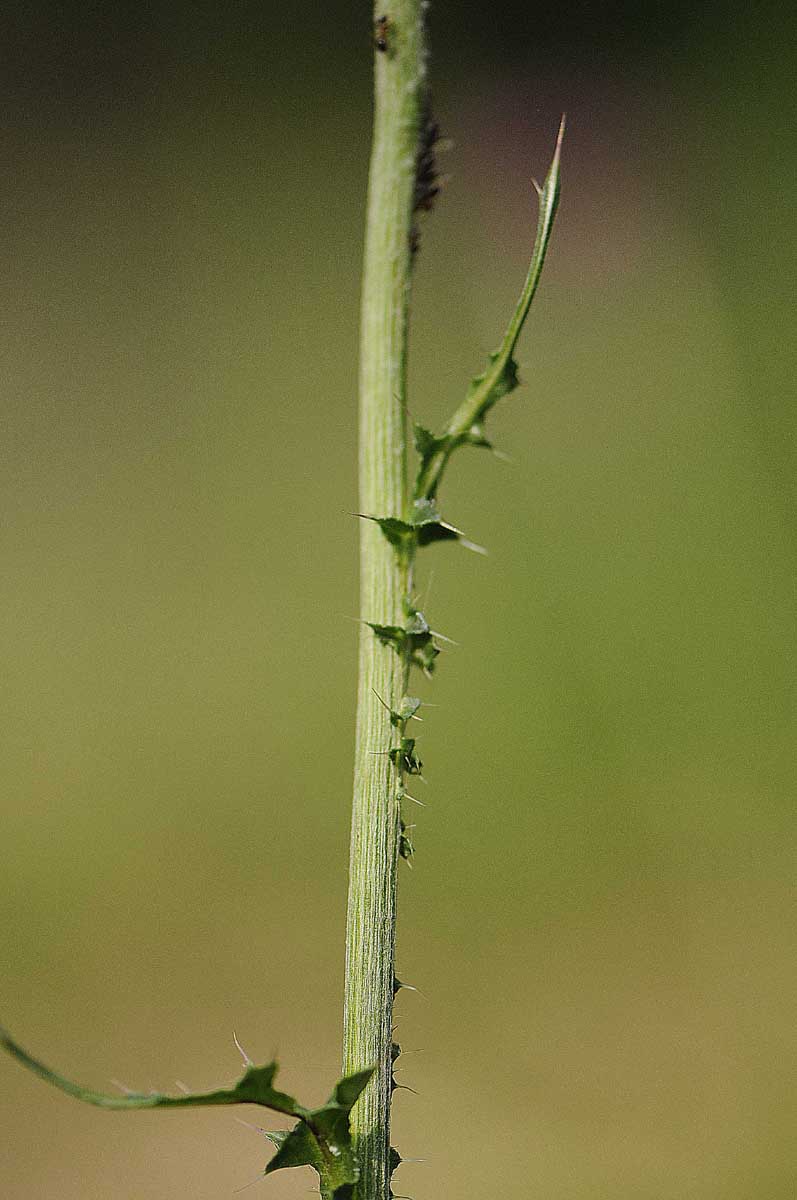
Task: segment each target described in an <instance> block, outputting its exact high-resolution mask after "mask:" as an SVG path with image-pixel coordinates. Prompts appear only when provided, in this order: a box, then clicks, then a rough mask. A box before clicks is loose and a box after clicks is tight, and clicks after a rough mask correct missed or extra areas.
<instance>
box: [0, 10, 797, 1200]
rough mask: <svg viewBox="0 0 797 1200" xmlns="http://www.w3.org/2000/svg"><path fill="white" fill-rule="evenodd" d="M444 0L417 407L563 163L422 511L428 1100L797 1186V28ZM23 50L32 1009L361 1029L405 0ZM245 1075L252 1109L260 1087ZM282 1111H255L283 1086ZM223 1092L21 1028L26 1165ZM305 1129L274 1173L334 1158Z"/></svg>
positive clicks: (59, 39) (5, 635)
mask: <svg viewBox="0 0 797 1200" xmlns="http://www.w3.org/2000/svg"><path fill="white" fill-rule="evenodd" d="M770 17H771V14H767V13H766V12H764V11H763V10H759V11H757V12H751V13H750V14H749V15H747V16H740V15H739V13H738V12H736V10H732V9H730V8H728V9H722V8H720V7H715V8H710V7H703V8H700V9H699V10H698V11H697V12H696V13H692V14H688V13H684V12H681V11H680V10H676V9H675V8H661V7H659V8H650V9H649V10H646V9H644V8H643V9H639V8H636V9H634V10H631V9H630V8H629V9H626V8H624V7H623V6H616V5H615V6H612V5H609V6H605V7H604V8H602V9H599V10H593V9H590V8H588V7H587V6H584V5H573V6H571V7H570V8H565V9H561V8H559V9H557V11H556V12H544V13H542V12H541V13H535V12H534V11H531V10H530V9H529V8H528V7H526V6H521V5H520V4H513V3H507V4H498V5H496V6H495V8H493V9H490V10H489V11H487V7H486V6H481V5H479V6H477V5H475V4H473V5H467V4H466V5H462V4H455V3H453V0H449V2H447V3H443V2H442V0H441V2H440V3H438V4H437V5H436V6H435V8H434V11H433V14H432V36H433V46H434V50H435V57H434V67H433V73H434V94H435V101H436V108H437V112H438V116H439V118H440V120H441V124H442V126H443V129H444V132H445V133H446V135H448V136H450V138H451V139H452V140H453V146H452V147H451V148H450V149H449V151H448V152H447V153H446V155H445V158H444V160H443V163H442V169H443V172H444V173H445V174H446V175H449V176H450V178H449V181H448V183H447V186H446V188H445V191H444V195H443V196H442V197H441V200H440V203H439V205H438V209H437V211H436V212H435V213H434V214H433V215H432V217H431V218H430V219H428V220H426V221H425V222H424V226H423V247H422V253H421V257H420V260H419V270H418V275H417V286H416V292H415V301H414V317H413V345H412V368H411V407H412V412H413V415H414V416H415V417H417V418H418V419H421V420H423V421H424V422H425V423H427V424H431V425H437V424H440V423H441V422H442V420H443V419H444V417H445V416H446V415H447V413H448V411H449V410H450V409H451V408H452V407H453V405H455V404H456V403H457V402H458V400H459V398H460V397H461V395H462V390H463V388H464V386H465V385H466V383H467V380H468V378H469V377H470V375H472V374H473V373H475V372H476V371H477V370H478V369H479V368H480V366H481V364H482V362H483V360H484V357H485V355H486V353H487V351H488V350H490V349H492V348H493V347H494V346H495V345H496V344H497V341H498V339H499V337H500V334H501V332H502V329H503V326H504V324H505V322H506V320H507V318H508V315H509V312H510V310H511V306H512V304H513V302H514V300H515V297H516V294H517V292H518V290H519V287H520V284H521V281H522V278H523V274H524V270H525V264H526V261H527V257H528V254H529V250H530V245H531V241H532V237H533V229H534V223H535V204H534V196H533V192H532V188H531V184H530V177H531V175H533V174H534V175H540V174H542V173H543V172H544V170H545V168H546V165H547V161H548V159H549V157H550V153H551V149H552V145H553V139H554V135H555V131H556V125H557V122H558V118H559V114H560V112H561V111H562V110H563V109H566V110H567V112H568V117H569V132H568V137H567V142H566V148H565V153H564V161H563V199H562V204H561V209H560V215H559V218H558V224H557V228H556V230H555V234H554V240H553V244H552V248H551V251H550V257H549V262H548V266H547V268H546V274H545V276H544V279H543V284H542V287H541V290H540V293H539V297H538V300H537V302H536V303H535V306H534V308H533V310H532V315H531V318H530V321H529V325H528V328H527V331H526V333H525V334H524V337H523V340H522V343H521V347H520V354H519V358H520V361H521V364H522V367H523V371H522V375H523V379H524V381H525V386H524V388H523V389H522V390H521V391H519V392H517V393H515V395H514V396H513V397H511V398H510V399H509V400H508V401H506V402H505V403H503V404H502V405H501V406H500V409H499V410H498V411H496V413H495V417H494V419H493V421H492V428H493V432H494V434H495V435H496V439H497V441H498V443H499V445H500V446H501V448H502V449H504V450H505V451H507V452H508V454H509V455H510V456H511V460H512V461H511V463H506V462H500V461H497V460H495V459H494V458H492V457H491V456H489V455H486V454H482V453H477V452H472V453H470V454H468V453H466V452H463V453H462V454H461V455H460V456H459V459H458V461H457V460H455V462H454V465H453V466H452V469H451V471H450V475H449V478H448V480H447V482H446V486H445V490H444V500H445V513H446V516H447V517H448V518H449V519H450V520H452V521H454V523H455V524H457V525H459V526H461V527H463V528H464V529H465V530H466V531H467V533H468V535H469V536H470V537H472V538H473V539H474V540H475V541H477V542H483V543H485V544H486V545H487V546H488V547H489V550H490V556H489V558H487V559H482V558H480V557H477V556H475V555H469V554H468V553H467V552H465V551H464V550H461V549H459V548H456V547H454V548H449V547H441V548H438V549H437V550H436V551H428V552H426V556H425V559H424V562H423V564H422V578H421V587H422V589H423V594H424V596H427V592H428V597H427V599H426V600H425V609H426V611H427V612H428V614H429V615H430V618H431V619H432V623H433V625H434V626H435V627H436V628H438V629H440V630H441V631H442V632H444V633H445V634H447V635H449V636H450V637H452V638H454V639H455V640H456V642H457V643H458V645H457V646H456V647H452V648H451V649H450V652H446V654H445V656H444V657H443V658H442V659H441V660H440V669H439V675H438V677H437V678H436V679H435V681H434V683H433V684H432V685H430V686H427V685H423V694H424V696H425V697H426V698H428V699H429V700H431V701H434V703H435V704H436V705H438V707H434V708H429V709H428V710H426V712H425V713H424V717H425V724H424V725H423V726H422V727H419V729H420V730H421V732H422V734H423V739H422V742H421V743H420V750H421V754H422V757H423V758H424V760H425V764H426V771H425V773H426V775H427V778H428V781H429V782H428V786H427V787H426V789H425V791H424V793H423V799H424V800H425V801H426V802H427V804H428V807H427V808H425V809H418V811H417V815H416V820H417V828H416V830H415V842H416V846H417V851H418V853H417V857H416V862H415V869H414V871H413V872H412V873H410V872H409V871H406V870H403V871H402V877H401V919H400V928H399V952H398V964H399V973H400V975H401V976H402V978H405V979H407V980H408V981H409V982H412V983H414V984H416V985H417V986H418V988H419V989H420V991H419V992H418V993H417V994H413V993H404V994H402V995H401V996H400V998H399V1002H398V1007H397V1022H398V1033H399V1040H400V1041H401V1043H402V1045H403V1046H404V1047H405V1048H406V1049H408V1050H418V1051H423V1053H417V1054H415V1053H413V1054H407V1056H406V1057H403V1058H402V1059H401V1062H400V1066H401V1068H402V1074H401V1076H400V1079H401V1081H402V1082H406V1083H407V1084H408V1085H410V1086H412V1087H413V1088H415V1089H417V1092H418V1094H417V1095H413V1094H412V1093H411V1092H403V1091H402V1092H399V1093H397V1095H396V1100H395V1105H394V1116H395V1141H396V1144H397V1146H398V1147H399V1149H400V1150H401V1152H402V1153H403V1154H404V1155H406V1156H408V1157H412V1158H419V1159H423V1160H424V1161H423V1162H419V1163H408V1164H406V1165H404V1166H402V1168H401V1170H400V1172H399V1174H398V1175H397V1176H396V1191H397V1192H400V1193H405V1194H408V1195H411V1196H413V1197H416V1198H417V1200H432V1198H433V1197H437V1196H439V1195H441V1194H443V1195H452V1196H457V1197H463V1198H470V1197H472V1198H474V1200H475V1198H476V1197H481V1196H485V1195H490V1196H499V1195H500V1196H507V1197H509V1196H513V1197H515V1196H517V1197H545V1200H754V1198H755V1200H792V1198H793V1196H794V1193H795V1175H797V1152H795V1144H794V1126H795V1118H796V1117H797V1104H796V1103H795V1066H796V1065H797V1034H796V1033H795V1023H794V1011H795V1007H794V1006H795V991H796V990H797V967H795V957H794V952H795V932H796V928H795V920H794V907H793V900H794V896H793V877H794V862H795V859H794V854H795V840H796V839H795V818H794V807H793V793H794V775H795V737H794V728H793V726H794V720H793V712H794V702H795V682H794V680H795V640H796V639H795V625H794V608H795V592H794V569H795V558H796V557H797V552H796V550H797V548H796V547H795V498H796V497H795V492H796V491H797V489H796V488H795V470H794V468H795V457H796V456H795V450H794V434H795V416H794V388H793V366H794V361H793V360H794V355H793V348H792V342H793V314H792V313H791V312H790V311H789V309H790V306H792V307H793V291H794V278H795V272H794V267H795V253H794V250H795V236H794V231H793V228H792V220H793V208H794V197H793V178H794V171H795V162H796V161H797V154H795V151H794V146H793V143H792V142H791V140H790V133H791V130H792V128H793V121H792V118H791V115H790V112H789V106H790V102H791V92H792V88H793V69H792V64H790V63H789V62H787V60H786V55H785V53H784V48H785V46H786V45H787V43H788V41H789V38H790V36H791V35H792V33H793V31H792V30H789V29H784V28H783V27H782V26H781V25H778V24H776V23H774V22H773V21H772V20H771V19H770ZM9 20H10V24H11V27H12V28H11V34H10V36H9V37H8V38H7V39H6V44H5V49H4V57H5V59H6V62H5V70H4V72H3V77H4V80H5V83H4V85H3V87H4V122H3V126H4V132H3V152H2V158H3V162H4V168H3V186H2V193H3V194H2V207H3V220H2V235H0V236H2V241H3V260H4V271H3V293H4V299H3V314H4V316H3V324H2V358H3V369H2V375H3V390H4V398H3V401H2V410H1V411H2V449H0V462H1V463H2V472H1V477H2V489H3V495H2V511H3V520H2V525H1V526H0V539H1V540H2V562H3V587H2V595H3V605H2V624H1V626H0V635H1V639H2V640H1V642H0V653H1V655H2V664H1V667H0V669H2V677H3V687H2V717H1V725H2V755H1V756H0V761H1V762H2V784H1V786H0V806H1V808H0V812H1V813H2V826H1V828H2V840H1V841H0V881H1V883H0V905H2V921H1V922H0V961H1V962H2V987H1V988H0V1014H1V1015H2V1020H3V1021H4V1022H5V1023H6V1024H7V1025H8V1026H9V1028H10V1029H11V1030H12V1031H13V1032H14V1033H15V1035H16V1036H18V1037H19V1038H20V1040H22V1041H23V1043H24V1044H26V1045H28V1046H29V1047H30V1048H31V1049H32V1050H34V1051H35V1052H37V1053H40V1054H41V1055H42V1056H43V1057H45V1058H46V1059H47V1060H48V1061H50V1062H51V1063H52V1064H53V1065H54V1066H56V1067H59V1068H61V1069H63V1070H64V1071H65V1072H67V1073H69V1074H71V1075H73V1076H74V1077H77V1078H78V1079H80V1080H81V1081H84V1082H86V1083H90V1084H93V1085H94V1086H97V1087H103V1086H106V1083H107V1080H108V1078H109V1077H111V1076H113V1077H115V1078H117V1079H121V1080H123V1081H124V1082H125V1083H127V1084H129V1085H132V1086H135V1087H139V1088H147V1087H158V1088H164V1089H167V1088H169V1087H171V1083H172V1080H174V1079H175V1078H179V1079H181V1080H184V1081H186V1082H187V1083H188V1084H190V1085H191V1086H192V1087H197V1088H204V1087H206V1086H209V1085H211V1084H214V1083H217V1082H221V1081H223V1080H227V1079H229V1078H232V1077H233V1076H234V1075H235V1074H236V1072H237V1070H238V1065H239V1062H238V1056H237V1052H236V1050H235V1047H234V1045H233V1041H232V1034H233V1030H234V1031H236V1032H237V1034H238V1037H239V1038H240V1040H241V1042H242V1043H243V1045H244V1046H245V1047H246V1048H247V1050H248V1051H249V1053H250V1054H251V1055H252V1056H253V1057H254V1058H256V1059H258V1060H265V1059H267V1058H268V1057H269V1056H270V1055H271V1054H272V1053H274V1052H276V1053H278V1054H279V1057H280V1060H281V1062H282V1064H283V1073H282V1077H281V1078H282V1082H283V1084H284V1086H285V1087H286V1088H288V1089H289V1090H295V1091H297V1092H298V1093H299V1094H300V1096H301V1097H302V1098H303V1099H304V1098H307V1100H308V1101H312V1100H316V1099H321V1098H322V1097H323V1096H324V1094H325V1093H326V1092H327V1091H328V1089H329V1088H330V1087H331V1084H332V1082H333V1080H334V1078H335V1076H336V1073H337V1071H338V1057H339V1049H338V1045H339V1030H340V1025H341V1012H340V1008H341V1005H340V996H341V990H342V948H343V947H342V941H343V928H344V909H345V891H346V855H347V841H348V805H349V794H350V775H351V751H352V740H353V739H352V731H353V704H354V686H355V680H354V671H355V645H356V637H357V627H356V625H355V622H354V619H353V618H354V617H356V607H357V592H356V587H357V585H356V571H357V562H356V543H357V529H356V521H355V520H354V519H353V518H352V516H351V515H350V514H351V513H352V512H353V511H354V510H355V509H356V506H357V500H356V481H355V456H356V428H355V379H356V349H357V303H358V276H359V268H360V253H361V251H360V247H361V237H362V228H361V227H362V216H363V203H364V187H365V177H366V170H367V154H368V140H369V132H370V130H369V123H370V50H369V42H368V36H369V35H368V12H367V7H366V5H364V4H362V5H359V4H358V5H353V4H345V5H344V4H342V3H339V4H337V5H332V6H331V7H330V6H321V7H319V8H318V9H316V8H314V7H313V6H306V7H304V8H300V9H296V10H294V9H286V7H285V6H279V7H277V6H276V5H271V6H270V5H268V4H266V5H265V6H264V5H260V6H256V5H250V4H242V3H233V4H230V5H227V6H224V7H223V8H222V9H220V10H218V11H217V10H215V9H214V8H213V7H211V6H202V5H198V6H193V7H190V6H188V5H177V6H176V7H170V8H169V10H168V11H167V10H166V9H165V8H164V9H160V8H150V9H147V8H146V7H144V8H141V7H139V8H134V7H133V6H130V7H125V6H123V5H118V4H114V5H109V6H104V7H102V8H96V7H91V6H88V5H87V6H85V7H77V6H76V7H74V8H73V9H69V8H66V9H65V8H63V7H62V8H56V7H55V6H52V7H50V6H48V5H42V6H40V7H39V8H36V6H35V5H29V6H26V7H25V10H24V12H23V11H22V10H21V9H20V11H18V12H16V13H15V14H14V15H13V16H10V18H9ZM244 1115H246V1116H249V1115H250V1114H244ZM259 1119H260V1117H259V1114H257V1113H255V1114H252V1120H253V1121H258V1120H259ZM268 1153H269V1151H268V1148H267V1146H266V1145H265V1144H264V1143H263V1142H262V1140H261V1139H259V1137H258V1135H256V1134H255V1133H253V1132H252V1131H251V1130H249V1129H247V1128H244V1127H242V1126H241V1125H240V1124H237V1123H236V1122H235V1120H234V1118H233V1116H232V1115H231V1114H230V1113H228V1112H223V1111H222V1112H219V1111H209V1112H187V1113H161V1114H158V1113H134V1114H129V1115H128V1114H109V1113H102V1112H98V1111H96V1110H92V1109H89V1108H87V1107H82V1106H80V1105H78V1104H76V1103H75V1102H73V1101H71V1100H69V1099H68V1098H66V1097H64V1096H62V1095H60V1094H58V1093H55V1092H53V1091H51V1090H48V1089H47V1088H46V1087H45V1086H44V1085H43V1084H42V1083H41V1082H39V1081H38V1080H36V1079H35V1078H33V1077H32V1076H28V1075H26V1074H24V1073H23V1072H22V1071H21V1070H20V1068H19V1067H18V1066H17V1064H15V1063H13V1062H11V1061H10V1060H7V1061H6V1060H4V1061H2V1062H0V1180H2V1183H1V1184H0V1188H1V1189H2V1193H3V1195H4V1196H5V1197H7V1200H45V1198H46V1200H50V1198H53V1200H54V1198H56V1197H57V1198H58V1200H106V1198H110V1197H113V1200H143V1198H147V1200H167V1198H169V1200H172V1198H183V1197H186V1198H187V1197H191V1198H192V1200H205V1198H211V1197H213V1198H214V1200H215V1198H217V1197H226V1196H230V1195H232V1194H233V1192H234V1190H235V1189H236V1188H239V1187H241V1186H243V1185H244V1184H247V1183H248V1182H249V1181H250V1180H253V1179H256V1177H257V1175H258V1172H259V1171H260V1170H261V1169H262V1166H263V1163H264V1162H265V1159H266V1157H267V1156H268ZM312 1186H313V1179H312V1176H311V1175H310V1173H309V1172H308V1173H305V1172H290V1173H288V1172H286V1173H284V1174H283V1175H281V1176H277V1177H275V1178H274V1179H269V1180H267V1181H260V1182H259V1183H257V1184H256V1185H255V1186H254V1187H253V1188H252V1192H251V1194H252V1195H254V1194H256V1192H257V1193H260V1194H263V1195H266V1194H270V1195H273V1196H278V1197H279V1196H281V1197H286V1198H290V1197H300V1196H303V1195H305V1194H306V1193H307V1191H308V1189H310V1188H311V1187H312Z"/></svg>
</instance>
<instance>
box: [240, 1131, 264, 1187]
mask: <svg viewBox="0 0 797 1200" xmlns="http://www.w3.org/2000/svg"><path fill="white" fill-rule="evenodd" d="M233 1120H234V1121H237V1122H238V1124H239V1125H243V1126H244V1127H245V1128H246V1129H251V1130H252V1132H253V1133H262V1135H263V1137H265V1136H266V1131H265V1129H264V1128H263V1126H262V1125H253V1124H252V1122H251V1121H245V1120H244V1119H243V1117H233ZM246 1186H247V1187H249V1184H247V1185H246Z"/></svg>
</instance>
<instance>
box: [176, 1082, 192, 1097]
mask: <svg viewBox="0 0 797 1200" xmlns="http://www.w3.org/2000/svg"><path fill="white" fill-rule="evenodd" d="M174 1086H175V1087H176V1088H178V1089H179V1091H181V1092H182V1093H183V1095H184V1096H190V1095H191V1089H190V1087H186V1085H185V1084H184V1083H183V1081H182V1079H175V1081H174Z"/></svg>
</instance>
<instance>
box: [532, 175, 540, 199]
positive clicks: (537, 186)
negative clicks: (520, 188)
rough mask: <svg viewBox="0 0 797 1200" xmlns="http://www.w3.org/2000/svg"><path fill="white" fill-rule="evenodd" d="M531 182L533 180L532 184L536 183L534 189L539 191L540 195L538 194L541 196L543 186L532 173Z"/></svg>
mask: <svg viewBox="0 0 797 1200" xmlns="http://www.w3.org/2000/svg"><path fill="white" fill-rule="evenodd" d="M531 182H532V184H533V185H534V191H535V192H536V193H537V195H538V196H541V195H542V188H541V187H540V185H539V184H538V183H537V180H536V179H535V178H534V176H533V175H532V177H531Z"/></svg>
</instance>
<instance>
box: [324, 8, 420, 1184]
mask: <svg viewBox="0 0 797 1200" xmlns="http://www.w3.org/2000/svg"><path fill="white" fill-rule="evenodd" d="M424 8H425V5H424V4H423V3H422V0H395V2H394V3H393V4H392V5H391V6H390V8H389V10H388V11H389V21H388V23H387V24H386V25H385V26H384V27H383V28H384V34H385V38H384V40H385V41H386V43H387V46H386V49H375V53H374V58H375V112H374V133H373V145H372V153H371V168H370V176H369V183H368V209H367V218H366V235H365V264H364V274H363V292H362V311H361V327H360V347H361V349H360V511H361V512H362V513H364V514H366V515H369V516H379V517H397V518H401V517H404V516H406V514H407V509H408V503H409V497H408V485H407V461H406V460H407V420H406V394H405V392H406V363H407V319H408V301H409V291H410V275H411V269H412V250H411V245H410V236H411V229H412V222H413V205H414V200H413V196H414V189H415V174H416V159H417V153H418V145H419V137H420V131H421V125H422V120H423V113H424V103H425V69H426V61H425V60H426V49H425V31H424V11H423V10H424ZM383 11H384V10H383V9H382V7H381V0H379V3H378V5H377V8H376V10H375V14H374V15H375V20H377V19H378V18H379V17H381V16H382V13H383ZM410 572H411V563H410V561H409V556H403V557H402V556H400V555H398V554H397V553H396V551H395V549H394V547H393V546H391V544H390V543H389V541H388V539H387V538H386V537H384V536H383V534H382V532H381V531H380V528H379V527H378V526H377V525H376V524H374V523H372V522H371V521H363V522H362V524H361V529H360V616H361V618H362V620H363V621H369V622H374V623H377V624H380V625H386V626H388V625H395V626H400V625H403V624H404V623H405V621H406V613H405V610H404V604H405V601H406V599H407V597H408V593H409V589H410ZM408 671H409V665H408V659H407V656H406V655H399V654H396V652H395V651H394V649H392V648H391V647H390V646H389V645H385V644H383V643H382V642H381V641H380V640H379V639H378V638H377V637H375V636H374V633H373V631H372V630H371V629H370V628H369V627H368V626H367V625H363V626H362V630H361V635H360V656H359V683H358V692H357V734H356V748H355V767H354V800H353V812H352V831H351V857H350V877H349V903H348V919H347V929H346V983H345V1014H344V1048H343V1062H344V1070H345V1071H346V1072H351V1071H356V1070H359V1069H364V1068H366V1067H373V1066H375V1067H376V1072H375V1074H374V1078H373V1079H372V1081H371V1083H370V1084H369V1085H368V1087H367V1088H366V1090H365V1092H364V1093H363V1095H362V1097H361V1098H360V1100H359V1102H358V1103H357V1105H356V1106H355V1108H354V1110H353V1112H352V1118H351V1120H352V1126H351V1127H352V1136H353V1141H354V1147H355V1151H356V1153H357V1156H358V1159H359V1164H360V1179H359V1182H358V1183H357V1184H356V1185H355V1196H356V1197H357V1200H385V1198H386V1197H387V1196H389V1193H390V1162H389V1151H390V1095H391V1074H392V1072H391V1045H392V1040H393V1038H392V1032H393V1030H392V1025H393V993H394V978H395V972H394V960H395V924H396V872H397V862H398V847H399V831H400V825H399V822H400V813H399V800H398V796H399V791H400V785H401V780H400V777H399V767H398V764H397V763H396V762H394V761H393V759H391V757H390V756H389V754H388V751H389V750H390V749H391V747H396V746H398V745H399V740H400V731H399V730H398V729H397V728H395V727H394V725H392V724H391V720H390V714H389V712H388V711H387V710H386V708H385V707H384V705H383V704H382V703H381V700H380V698H381V699H382V700H384V701H385V703H386V704H387V705H388V706H390V707H391V708H393V709H397V708H398V707H399V703H400V700H401V698H402V696H403V695H404V693H405V692H406V689H407V676H408Z"/></svg>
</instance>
